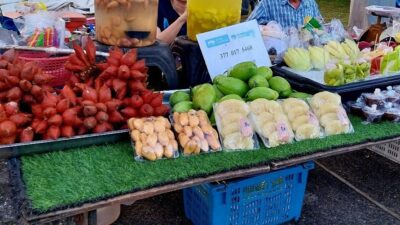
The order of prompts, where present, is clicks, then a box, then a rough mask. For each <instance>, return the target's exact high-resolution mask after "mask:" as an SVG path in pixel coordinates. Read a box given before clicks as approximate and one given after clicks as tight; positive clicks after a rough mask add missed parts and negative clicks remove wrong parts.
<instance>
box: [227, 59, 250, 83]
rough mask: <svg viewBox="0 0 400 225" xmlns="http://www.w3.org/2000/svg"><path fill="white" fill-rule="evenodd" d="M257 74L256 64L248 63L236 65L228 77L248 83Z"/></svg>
mask: <svg viewBox="0 0 400 225" xmlns="http://www.w3.org/2000/svg"><path fill="white" fill-rule="evenodd" d="M256 73H257V65H256V64H255V63H254V62H251V61H247V62H242V63H239V64H236V65H235V66H234V67H233V68H232V69H231V70H230V71H229V72H228V77H234V78H237V79H240V80H242V81H244V82H247V81H248V80H249V79H250V78H251V77H252V76H254V75H255V74H256Z"/></svg>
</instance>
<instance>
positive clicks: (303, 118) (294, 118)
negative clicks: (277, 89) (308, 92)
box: [280, 98, 324, 141]
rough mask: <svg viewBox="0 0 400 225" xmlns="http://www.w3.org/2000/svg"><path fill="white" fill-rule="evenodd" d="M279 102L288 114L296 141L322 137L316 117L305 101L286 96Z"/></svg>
mask: <svg viewBox="0 0 400 225" xmlns="http://www.w3.org/2000/svg"><path fill="white" fill-rule="evenodd" d="M280 103H281V105H282V108H283V111H284V112H285V114H286V115H287V116H288V119H289V122H290V125H291V127H292V129H293V132H294V134H295V138H296V141H303V140H307V139H315V138H323V137H324V133H323V131H322V129H321V126H320V124H319V122H318V118H317V116H316V115H315V114H314V113H313V112H312V110H311V108H310V106H309V105H308V104H307V103H306V101H304V100H302V99H296V98H288V99H285V100H282V101H280Z"/></svg>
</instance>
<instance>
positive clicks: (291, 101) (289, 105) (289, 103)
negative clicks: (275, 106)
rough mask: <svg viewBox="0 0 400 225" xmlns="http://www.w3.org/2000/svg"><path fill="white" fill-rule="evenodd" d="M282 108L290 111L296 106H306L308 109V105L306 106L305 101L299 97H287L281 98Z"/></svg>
mask: <svg viewBox="0 0 400 225" xmlns="http://www.w3.org/2000/svg"><path fill="white" fill-rule="evenodd" d="M282 106H283V109H284V110H285V111H286V112H290V111H291V110H292V109H293V108H296V107H301V108H303V107H304V108H306V109H309V108H310V107H308V105H307V103H306V102H305V101H303V100H301V99H297V98H288V99H285V100H283V103H282Z"/></svg>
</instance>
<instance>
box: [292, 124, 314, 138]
mask: <svg viewBox="0 0 400 225" xmlns="http://www.w3.org/2000/svg"><path fill="white" fill-rule="evenodd" d="M296 135H297V138H298V139H299V140H304V139H312V138H318V137H320V128H319V127H318V126H315V125H313V124H303V125H301V126H300V127H298V128H297V130H296Z"/></svg>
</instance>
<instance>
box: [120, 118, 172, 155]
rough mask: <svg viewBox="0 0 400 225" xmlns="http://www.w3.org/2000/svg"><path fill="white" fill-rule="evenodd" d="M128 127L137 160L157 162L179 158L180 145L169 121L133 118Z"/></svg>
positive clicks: (164, 119)
mask: <svg viewBox="0 0 400 225" xmlns="http://www.w3.org/2000/svg"><path fill="white" fill-rule="evenodd" d="M128 127H129V133H130V136H131V142H132V147H133V149H134V156H135V160H137V161H144V160H149V161H155V160H159V159H165V158H177V157H179V151H178V143H177V141H176V140H175V135H174V133H173V132H172V130H171V124H170V122H169V121H168V119H166V118H164V117H147V118H131V119H129V120H128Z"/></svg>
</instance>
